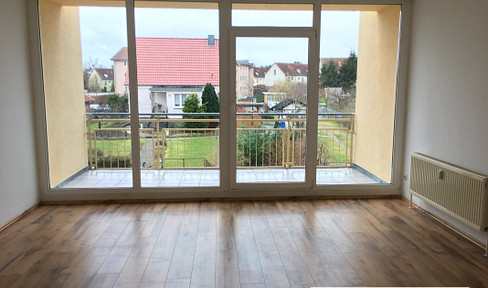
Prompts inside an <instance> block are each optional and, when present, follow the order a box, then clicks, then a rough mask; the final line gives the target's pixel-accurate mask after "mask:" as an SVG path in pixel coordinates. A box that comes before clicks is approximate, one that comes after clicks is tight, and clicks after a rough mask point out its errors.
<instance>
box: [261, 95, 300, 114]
mask: <svg viewBox="0 0 488 288" xmlns="http://www.w3.org/2000/svg"><path fill="white" fill-rule="evenodd" d="M269 110H271V111H273V112H279V113H306V112H307V105H306V104H305V103H303V102H301V101H298V100H295V99H291V98H287V99H285V100H283V101H281V102H280V103H278V104H276V105H274V106H273V107H271V108H269ZM280 117H281V116H280Z"/></svg>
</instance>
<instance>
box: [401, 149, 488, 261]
mask: <svg viewBox="0 0 488 288" xmlns="http://www.w3.org/2000/svg"><path fill="white" fill-rule="evenodd" d="M487 186H488V177H487V176H486V175H481V174H479V173H475V172H472V171H469V170H466V169H463V168H461V167H458V166H456V165H453V164H450V163H446V162H444V161H440V160H437V159H434V158H431V157H428V156H426V155H423V154H421V153H412V156H411V165H410V187H409V189H410V201H412V195H415V196H417V197H419V198H420V199H422V200H424V201H425V202H427V203H429V204H431V205H432V206H435V207H437V208H438V209H440V210H441V211H443V212H445V213H447V214H449V215H450V216H452V217H454V218H456V219H458V220H459V221H461V222H463V223H465V224H466V225H468V226H470V227H472V228H474V229H476V230H478V231H486V230H487V229H488V189H487ZM486 248H487V249H486V250H487V251H486V254H485V256H488V243H487V247H486Z"/></svg>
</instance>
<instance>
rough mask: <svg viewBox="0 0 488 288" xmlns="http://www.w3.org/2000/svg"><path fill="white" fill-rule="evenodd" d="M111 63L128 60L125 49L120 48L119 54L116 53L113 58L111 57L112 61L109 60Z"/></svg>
mask: <svg viewBox="0 0 488 288" xmlns="http://www.w3.org/2000/svg"><path fill="white" fill-rule="evenodd" d="M110 60H112V61H127V60H129V54H128V53H127V47H122V49H120V51H119V52H117V54H115V56H114V57H112V59H110Z"/></svg>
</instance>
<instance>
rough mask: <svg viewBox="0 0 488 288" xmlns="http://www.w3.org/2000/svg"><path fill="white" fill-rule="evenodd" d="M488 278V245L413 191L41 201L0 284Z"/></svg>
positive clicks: (4, 264)
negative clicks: (401, 195)
mask: <svg viewBox="0 0 488 288" xmlns="http://www.w3.org/2000/svg"><path fill="white" fill-rule="evenodd" d="M311 286H470V287H487V286H488V259H487V258H485V257H483V249H481V248H479V247H477V246H475V245H473V244H472V243H470V242H469V241H467V240H465V239H464V238H462V237H460V236H459V235H457V234H455V233H454V232H452V231H450V230H449V229H446V228H445V227H443V226H442V225H440V224H438V223H437V222H436V221H435V220H433V219H432V218H430V217H429V216H428V215H425V214H424V213H422V212H421V211H419V210H415V209H409V208H408V205H407V203H406V202H404V201H402V200H317V201H263V202H261V201H255V202H253V201H250V202H202V203H196V202H190V203H155V204H120V205H119V204H111V205H66V206H42V207H40V208H38V209H36V210H34V211H33V212H32V213H30V214H28V215H27V216H26V217H25V218H23V219H21V220H20V221H19V222H17V223H15V224H14V225H13V226H11V227H9V228H8V229H7V230H5V231H3V232H2V233H0V287H23V288H26V287H311Z"/></svg>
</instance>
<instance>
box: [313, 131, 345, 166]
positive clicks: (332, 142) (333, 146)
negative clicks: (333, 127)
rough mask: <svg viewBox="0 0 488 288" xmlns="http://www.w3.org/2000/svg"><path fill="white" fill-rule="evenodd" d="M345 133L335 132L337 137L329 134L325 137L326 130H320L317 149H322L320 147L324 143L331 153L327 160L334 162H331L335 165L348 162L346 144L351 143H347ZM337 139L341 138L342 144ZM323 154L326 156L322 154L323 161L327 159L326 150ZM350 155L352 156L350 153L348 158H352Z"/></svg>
mask: <svg viewBox="0 0 488 288" xmlns="http://www.w3.org/2000/svg"><path fill="white" fill-rule="evenodd" d="M344 134H345V133H342V135H341V134H339V133H334V135H336V136H337V138H336V139H334V138H333V137H332V135H328V137H325V136H326V135H327V134H326V132H325V131H322V132H320V131H319V137H318V148H317V149H320V147H321V146H322V145H324V148H326V149H327V150H328V153H329V157H328V159H327V161H328V162H329V163H330V162H332V163H331V164H333V165H343V164H345V162H346V144H349V145H347V146H350V143H346V136H345V135H344ZM321 136H322V137H321ZM337 139H339V140H340V142H341V143H342V145H341V144H339V143H338V141H337ZM349 141H350V139H349ZM324 150H325V149H324ZM319 152H320V151H319ZM319 155H320V153H319ZM322 155H324V156H322V158H321V162H322V161H324V160H325V159H324V157H325V151H322ZM350 157H351V156H350V155H348V158H350ZM321 165H323V164H322V163H321Z"/></svg>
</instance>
